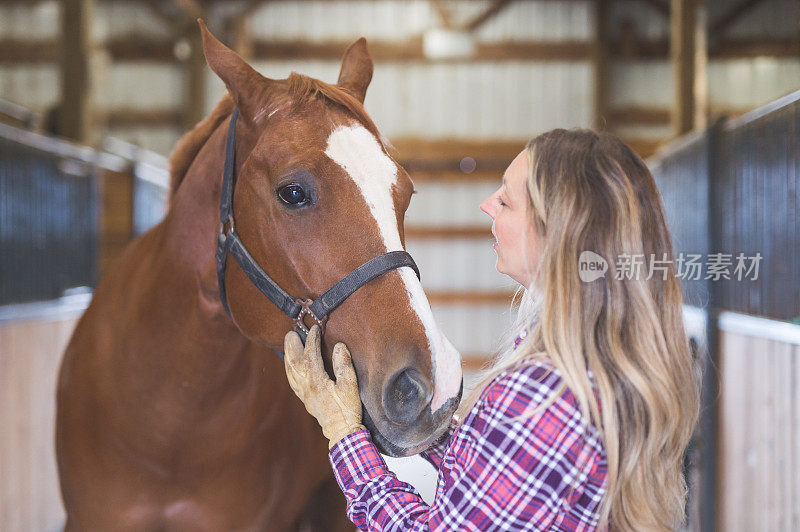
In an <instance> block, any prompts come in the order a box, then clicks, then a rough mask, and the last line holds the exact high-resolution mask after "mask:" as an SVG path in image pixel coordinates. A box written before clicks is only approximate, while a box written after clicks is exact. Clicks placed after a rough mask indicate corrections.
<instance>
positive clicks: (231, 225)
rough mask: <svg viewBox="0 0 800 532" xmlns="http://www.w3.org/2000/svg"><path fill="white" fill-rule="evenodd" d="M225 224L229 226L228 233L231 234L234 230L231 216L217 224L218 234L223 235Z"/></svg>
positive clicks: (234, 225) (234, 224) (234, 223)
mask: <svg viewBox="0 0 800 532" xmlns="http://www.w3.org/2000/svg"><path fill="white" fill-rule="evenodd" d="M225 224H230V229H229V231H231V232H233V231H235V230H236V222H235V221H234V220H233V215H230V216H228V219H227V220H225V221H224V222H222V223H221V224H219V234H221V235H224V234H225Z"/></svg>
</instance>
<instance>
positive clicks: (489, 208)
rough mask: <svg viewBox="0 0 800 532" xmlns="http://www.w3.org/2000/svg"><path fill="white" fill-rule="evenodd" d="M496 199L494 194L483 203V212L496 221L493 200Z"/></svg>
mask: <svg viewBox="0 0 800 532" xmlns="http://www.w3.org/2000/svg"><path fill="white" fill-rule="evenodd" d="M493 198H494V194H492V195H491V196H489V197H488V198H486V199H485V200H483V202H482V203H481V206H480V208H481V210H482V211H483V212H485V213H486V214H488V215H489V217H490V218H491V219H492V220H494V202H493V201H492V199H493Z"/></svg>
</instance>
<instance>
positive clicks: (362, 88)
mask: <svg viewBox="0 0 800 532" xmlns="http://www.w3.org/2000/svg"><path fill="white" fill-rule="evenodd" d="M370 81H372V58H371V57H370V56H369V52H368V51H367V40H366V39H365V38H364V37H361V38H360V39H359V40H357V41H356V42H354V43H353V44H351V45H350V46H349V47H348V48H347V51H345V53H344V57H343V58H342V68H341V70H340V71H339V81H338V82H337V83H336V84H337V85H339V86H340V87H342V88H344V89H347V90H348V91H350V92H351V93H352V94H353V95H354V96H355V97H356V98H358V99H359V101H360V102H361V103H364V98H365V97H366V95H367V87H369V82H370Z"/></svg>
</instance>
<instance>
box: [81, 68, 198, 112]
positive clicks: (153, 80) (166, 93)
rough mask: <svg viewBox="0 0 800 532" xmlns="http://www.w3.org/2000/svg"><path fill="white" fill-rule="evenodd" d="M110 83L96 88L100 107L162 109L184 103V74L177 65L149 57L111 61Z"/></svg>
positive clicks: (177, 107) (106, 74)
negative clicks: (143, 59)
mask: <svg viewBox="0 0 800 532" xmlns="http://www.w3.org/2000/svg"><path fill="white" fill-rule="evenodd" d="M105 78H106V79H107V86H106V87H101V88H99V90H97V91H96V92H97V100H96V101H97V105H98V107H99V108H101V109H140V110H151V111H152V110H163V109H180V108H181V107H182V105H183V95H184V76H183V72H182V71H181V68H180V67H178V66H174V65H170V64H165V63H153V62H149V61H136V62H134V61H125V62H124V63H117V64H112V65H111V66H110V67H109V68H108V71H107V72H106V73H105Z"/></svg>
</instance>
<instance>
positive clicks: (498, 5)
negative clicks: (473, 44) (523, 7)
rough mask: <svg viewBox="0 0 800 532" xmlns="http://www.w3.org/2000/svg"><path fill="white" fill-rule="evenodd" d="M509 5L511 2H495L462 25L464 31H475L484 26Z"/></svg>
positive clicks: (501, 0)
mask: <svg viewBox="0 0 800 532" xmlns="http://www.w3.org/2000/svg"><path fill="white" fill-rule="evenodd" d="M509 4H511V0H495V1H494V2H492V5H490V6H489V7H488V8H487V9H486V10H485V11H484V12H483V13H480V14H479V15H477V16H476V17H475V18H473V19H472V20H470V21H468V22H467V23H466V24H464V30H466V31H475V30H477V29H478V28H480V27H481V26H483V25H484V24H486V23H487V22H488V21H489V20H491V19H492V18H494V17H495V16H497V14H498V13H500V12H501V11H502V10H503V9H505V8H506V7H507V6H508V5H509Z"/></svg>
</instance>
